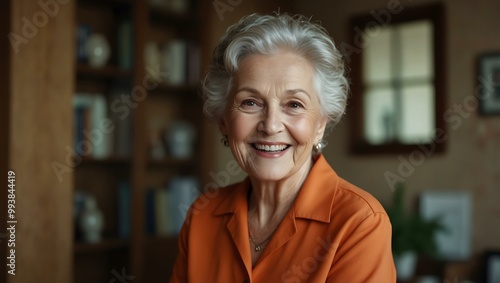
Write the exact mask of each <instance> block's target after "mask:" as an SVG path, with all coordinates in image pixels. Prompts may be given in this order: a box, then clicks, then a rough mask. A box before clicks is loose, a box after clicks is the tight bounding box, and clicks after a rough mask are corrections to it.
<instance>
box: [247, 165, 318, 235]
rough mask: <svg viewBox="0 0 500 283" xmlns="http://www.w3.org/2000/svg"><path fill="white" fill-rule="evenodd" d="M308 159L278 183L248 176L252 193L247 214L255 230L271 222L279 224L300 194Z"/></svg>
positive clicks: (308, 168)
mask: <svg viewBox="0 0 500 283" xmlns="http://www.w3.org/2000/svg"><path fill="white" fill-rule="evenodd" d="M311 166H312V160H311V159H310V160H309V161H308V162H306V164H304V166H302V167H301V168H300V169H299V171H298V172H296V173H294V174H293V175H291V176H290V177H288V178H284V179H282V180H278V181H262V180H259V179H257V178H255V177H251V176H250V180H251V183H252V192H251V193H250V198H249V203H248V214H249V216H252V218H253V221H252V222H253V224H254V225H255V226H257V227H254V228H256V229H259V228H262V227H266V226H267V225H268V224H269V223H272V222H276V221H277V222H281V220H282V218H283V217H284V216H285V214H286V213H287V212H288V210H289V209H290V207H291V206H292V204H293V202H294V201H295V199H296V197H297V195H298V194H299V192H300V189H301V187H302V184H303V183H304V181H305V179H306V178H307V175H308V174H309V171H310V170H311Z"/></svg>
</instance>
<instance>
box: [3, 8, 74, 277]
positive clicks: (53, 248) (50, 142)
mask: <svg viewBox="0 0 500 283" xmlns="http://www.w3.org/2000/svg"><path fill="white" fill-rule="evenodd" d="M40 2H51V3H52V4H53V5H52V6H50V7H49V6H47V7H46V8H47V9H44V8H43V7H42V6H41V5H40V4H39V1H31V0H15V1H14V0H11V1H10V4H11V5H12V13H11V15H12V17H11V24H12V29H11V31H12V32H13V33H15V34H17V35H19V36H23V37H24V38H25V39H26V41H24V43H23V44H20V45H19V49H18V51H17V52H15V51H13V52H12V53H11V57H10V59H11V70H10V78H11V91H10V98H11V102H10V109H11V112H10V119H9V120H10V121H9V122H10V134H9V146H8V147H9V154H10V156H9V158H10V159H9V165H8V166H9V168H11V169H12V170H14V171H15V172H16V181H17V185H16V204H17V205H16V218H17V220H18V223H17V225H16V228H17V229H16V240H17V241H16V259H17V262H16V271H17V272H16V276H9V278H8V281H7V282H12V283H16V282H51V283H58V282H61V283H67V282H71V274H72V260H71V259H72V257H73V255H72V237H73V233H72V228H71V227H72V211H73V210H72V183H73V174H72V173H71V172H67V173H65V174H63V175H62V178H60V179H59V178H58V177H57V175H56V173H55V171H54V170H53V167H52V164H53V162H59V163H61V164H64V165H67V164H66V161H65V159H66V154H67V152H66V147H68V146H72V144H73V143H72V130H71V129H72V121H73V119H72V117H73V112H72V107H71V101H72V100H71V99H72V93H73V89H74V79H73V74H74V71H73V70H74V50H75V46H74V45H75V43H74V25H73V22H74V1H66V0H58V1H40ZM2 5H3V4H2ZM21 19H27V20H28V21H29V22H30V23H31V24H33V27H34V28H33V27H32V28H31V29H29V28H27V25H28V24H27V23H26V21H24V22H23V21H22V20H21ZM28 30H29V32H30V33H28ZM11 51H12V50H11ZM68 169H69V171H72V169H71V168H68ZM2 174H4V172H2ZM2 207H3V204H2Z"/></svg>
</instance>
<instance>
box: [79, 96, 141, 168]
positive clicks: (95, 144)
mask: <svg viewBox="0 0 500 283" xmlns="http://www.w3.org/2000/svg"><path fill="white" fill-rule="evenodd" d="M113 98H114V99H113ZM109 104H110V105H111V107H110V108H109V107H108V101H107V99H106V97H105V96H104V95H102V94H99V93H76V94H75V95H74V96H73V109H74V129H75V132H74V142H75V143H74V151H75V152H76V153H77V154H78V155H80V156H82V157H87V158H94V159H105V158H109V157H111V156H114V157H121V158H127V157H129V156H130V153H131V150H132V135H131V127H132V125H131V122H132V110H133V109H131V108H130V107H129V108H127V106H126V105H125V104H123V105H121V101H120V98H119V92H117V93H116V94H112V95H111V96H110V103H109ZM108 108H109V109H108Z"/></svg>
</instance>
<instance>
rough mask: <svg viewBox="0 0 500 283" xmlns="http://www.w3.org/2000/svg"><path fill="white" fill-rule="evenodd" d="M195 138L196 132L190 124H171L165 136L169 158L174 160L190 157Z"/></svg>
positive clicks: (181, 122)
mask: <svg viewBox="0 0 500 283" xmlns="http://www.w3.org/2000/svg"><path fill="white" fill-rule="evenodd" d="M195 137H196V130H195V128H194V126H193V125H191V123H189V122H185V121H178V122H174V123H172V124H171V125H170V127H169V128H168V130H167V131H166V136H165V141H166V142H167V145H168V148H169V151H170V154H171V156H172V157H174V158H189V157H191V156H192V154H193V146H194V140H195Z"/></svg>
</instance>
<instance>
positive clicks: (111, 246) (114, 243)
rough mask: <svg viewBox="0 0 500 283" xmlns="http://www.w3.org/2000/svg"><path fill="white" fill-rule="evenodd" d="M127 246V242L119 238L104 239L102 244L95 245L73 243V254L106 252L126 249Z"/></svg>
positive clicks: (128, 242)
mask: <svg viewBox="0 0 500 283" xmlns="http://www.w3.org/2000/svg"><path fill="white" fill-rule="evenodd" d="M129 244H130V241H129V240H127V239H119V238H110V239H104V240H102V242H99V243H96V244H90V243H82V242H77V243H75V247H74V251H75V254H85V253H97V252H106V251H109V250H116V249H125V248H128V246H129Z"/></svg>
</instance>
